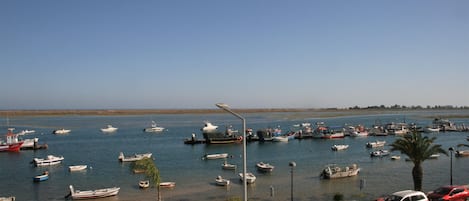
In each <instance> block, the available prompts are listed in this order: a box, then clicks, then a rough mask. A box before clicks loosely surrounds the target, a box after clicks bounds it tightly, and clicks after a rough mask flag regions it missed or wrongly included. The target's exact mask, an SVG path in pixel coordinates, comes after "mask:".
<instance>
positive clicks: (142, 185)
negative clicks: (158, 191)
mask: <svg viewBox="0 0 469 201" xmlns="http://www.w3.org/2000/svg"><path fill="white" fill-rule="evenodd" d="M138 186H140V188H148V187H150V181H148V180H144V181H140V182H138Z"/></svg>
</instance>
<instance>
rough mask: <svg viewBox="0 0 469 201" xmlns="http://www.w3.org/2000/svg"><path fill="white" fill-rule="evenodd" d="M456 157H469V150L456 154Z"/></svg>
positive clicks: (459, 151)
mask: <svg viewBox="0 0 469 201" xmlns="http://www.w3.org/2000/svg"><path fill="white" fill-rule="evenodd" d="M455 156H456V157H467V156H469V150H458V151H456V152H455Z"/></svg>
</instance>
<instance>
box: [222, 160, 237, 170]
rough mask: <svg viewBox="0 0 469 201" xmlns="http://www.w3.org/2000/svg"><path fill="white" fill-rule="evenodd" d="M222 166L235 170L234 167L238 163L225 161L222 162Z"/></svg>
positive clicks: (225, 168)
mask: <svg viewBox="0 0 469 201" xmlns="http://www.w3.org/2000/svg"><path fill="white" fill-rule="evenodd" d="M221 168H222V169H224V170H234V169H236V165H234V164H229V163H228V162H226V161H225V162H223V163H222V164H221Z"/></svg>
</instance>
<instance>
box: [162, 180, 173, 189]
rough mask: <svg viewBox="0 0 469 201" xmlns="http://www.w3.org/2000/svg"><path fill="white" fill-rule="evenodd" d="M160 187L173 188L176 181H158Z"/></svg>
mask: <svg viewBox="0 0 469 201" xmlns="http://www.w3.org/2000/svg"><path fill="white" fill-rule="evenodd" d="M159 185H160V187H164V188H173V187H175V186H176V182H173V181H167V182H160V184H159Z"/></svg>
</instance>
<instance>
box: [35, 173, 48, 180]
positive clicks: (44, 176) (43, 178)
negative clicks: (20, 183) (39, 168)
mask: <svg viewBox="0 0 469 201" xmlns="http://www.w3.org/2000/svg"><path fill="white" fill-rule="evenodd" d="M48 179H49V172H47V171H45V172H44V173H42V174H41V175H37V176H35V177H33V181H35V182H41V181H46V180H48Z"/></svg>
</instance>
